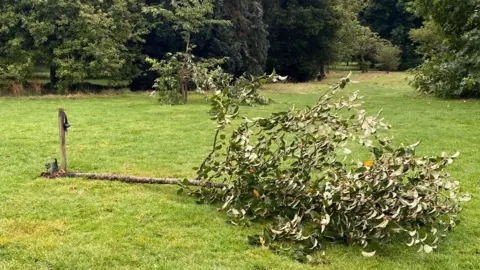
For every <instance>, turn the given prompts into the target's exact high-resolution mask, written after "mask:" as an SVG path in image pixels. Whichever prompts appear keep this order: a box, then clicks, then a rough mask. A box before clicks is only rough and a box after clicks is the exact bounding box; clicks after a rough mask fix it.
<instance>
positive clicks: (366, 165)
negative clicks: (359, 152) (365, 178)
mask: <svg viewBox="0 0 480 270" xmlns="http://www.w3.org/2000/svg"><path fill="white" fill-rule="evenodd" d="M363 166H365V167H372V166H373V160H367V161H365V162H363Z"/></svg>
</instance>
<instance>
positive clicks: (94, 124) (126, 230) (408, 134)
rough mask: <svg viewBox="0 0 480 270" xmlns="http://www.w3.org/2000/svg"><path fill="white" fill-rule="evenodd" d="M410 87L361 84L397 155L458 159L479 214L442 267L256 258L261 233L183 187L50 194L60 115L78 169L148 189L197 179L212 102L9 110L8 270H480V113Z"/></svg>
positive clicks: (39, 104)
mask: <svg viewBox="0 0 480 270" xmlns="http://www.w3.org/2000/svg"><path fill="white" fill-rule="evenodd" d="M343 75H344V74H342V73H332V74H331V76H330V78H331V79H329V80H327V82H322V83H309V84H287V85H272V86H269V89H268V90H267V91H266V92H265V94H266V95H268V96H269V97H270V98H272V99H274V100H275V101H276V103H275V104H273V105H271V106H267V107H257V108H242V111H243V112H244V113H245V114H246V115H248V116H256V115H266V114H268V113H269V112H274V111H279V110H283V109H287V108H290V107H292V106H293V105H296V106H297V107H302V106H306V105H312V104H314V103H315V101H316V99H317V98H318V96H319V94H320V93H321V92H322V91H324V90H325V89H326V87H327V84H328V83H332V82H334V81H336V79H337V78H339V77H340V76H343ZM405 76H406V75H405V74H403V73H390V74H388V75H387V74H384V73H369V74H364V75H362V74H357V73H356V74H353V80H354V81H358V83H356V84H353V85H351V86H350V87H349V90H348V91H352V90H354V89H359V90H360V91H361V93H362V95H364V96H365V99H364V102H365V104H364V105H365V108H367V109H368V110H369V111H370V112H371V113H376V112H377V111H378V110H380V109H383V115H384V116H385V118H386V119H387V121H388V122H389V123H391V124H392V125H393V129H392V131H391V134H392V135H394V136H395V137H396V141H397V143H400V142H405V143H413V142H416V141H418V140H422V141H423V143H422V145H421V147H420V149H419V154H429V155H431V154H440V153H441V152H442V151H447V152H449V153H454V152H455V151H457V150H458V151H460V152H461V157H460V159H459V160H458V162H457V163H456V164H454V165H453V166H452V167H451V172H452V174H453V176H454V177H455V178H457V179H459V180H460V181H461V182H462V186H463V188H464V190H465V191H468V192H470V193H471V194H472V195H473V201H472V202H469V203H466V204H465V210H464V212H463V213H462V215H461V217H462V223H461V224H460V225H459V226H458V227H457V228H456V229H455V230H454V231H453V232H452V233H450V234H449V236H448V237H447V239H446V240H445V241H442V243H441V245H440V248H439V250H438V252H435V253H434V254H428V255H427V254H423V253H416V249H410V248H408V247H406V246H405V245H404V244H403V243H402V242H401V240H398V241H397V242H395V243H392V244H390V245H387V246H386V247H385V249H383V250H379V251H378V252H377V256H375V257H373V258H364V257H362V255H361V254H360V248H359V247H345V246H342V245H329V246H328V247H326V250H325V256H324V257H322V256H321V253H318V254H317V256H318V257H322V258H323V259H324V261H325V264H323V265H317V266H308V265H303V264H300V263H297V262H295V261H293V260H291V259H290V258H287V257H284V256H279V255H275V254H273V253H272V252H270V251H269V250H265V249H262V248H257V247H253V246H249V245H248V243H247V236H248V235H252V234H255V233H259V232H260V231H261V229H262V226H261V225H255V226H253V227H251V228H242V227H234V226H232V225H228V224H227V223H226V221H227V220H228V218H227V217H226V216H225V214H223V213H221V212H218V211H216V207H215V206H211V205H197V204H195V200H194V199H192V198H190V197H188V196H186V195H177V194H176V191H177V188H176V187H174V186H151V185H130V184H123V183H112V182H93V181H87V180H79V179H75V180H73V179H61V180H45V179H41V178H39V177H38V175H39V174H40V172H41V171H42V170H43V165H44V164H45V163H46V162H48V161H51V160H53V158H55V157H58V152H59V151H58V134H57V122H56V121H57V108H58V107H63V108H65V109H66V111H67V114H68V116H69V120H70V122H71V124H72V128H71V129H70V132H69V133H68V135H67V144H68V154H69V168H70V170H71V171H80V172H105V173H118V174H129V175H138V176H159V177H160V176H164V177H193V176H194V171H193V170H192V169H191V168H193V167H195V166H198V165H199V163H200V162H201V161H202V158H203V157H204V156H205V155H206V153H208V150H209V147H210V146H211V140H212V138H213V128H214V124H213V123H212V122H210V120H209V117H208V114H207V111H208V108H209V107H208V104H207V103H206V102H205V100H204V99H203V97H202V96H199V95H192V96H191V100H190V102H189V104H188V105H185V106H173V107H162V106H159V105H157V104H156V103H155V102H154V101H153V100H151V99H150V98H148V95H147V94H122V95H104V96H95V95H86V96H71V97H69V98H66V97H54V96H48V97H37V98H7V97H4V98H0V168H1V169H0V268H5V269H72V268H75V269H113V268H120V269H133V268H138V269H151V268H159V269H366V268H369V269H370V268H372V269H478V268H479V267H480V225H479V222H480V211H478V209H479V208H480V200H479V198H478V197H479V195H480V185H479V177H478V176H479V174H480V168H479V164H480V152H479V143H478V142H479V139H480V138H479V137H480V102H479V101H475V100H439V99H435V98H431V97H424V96H418V95H416V94H414V93H413V92H412V90H411V88H409V86H408V85H407V83H406V81H405V80H404V77H405Z"/></svg>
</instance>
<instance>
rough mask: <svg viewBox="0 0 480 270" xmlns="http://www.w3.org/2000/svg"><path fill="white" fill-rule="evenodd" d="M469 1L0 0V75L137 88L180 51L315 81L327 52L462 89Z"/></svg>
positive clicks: (426, 84)
mask: <svg viewBox="0 0 480 270" xmlns="http://www.w3.org/2000/svg"><path fill="white" fill-rule="evenodd" d="M478 2H479V1H477V0H468V1H459V0H449V1H442V2H441V3H439V2H438V1H433V0H411V1H408V0H176V1H171V0H140V1H137V0H76V1H71V0H4V1H2V2H1V3H0V81H1V82H3V83H6V82H7V83H12V82H15V83H22V82H25V81H26V80H27V79H28V78H29V76H30V75H31V74H32V73H33V72H34V70H35V68H36V67H38V66H44V67H48V70H49V71H50V72H49V73H50V83H49V87H50V88H51V89H55V90H58V91H61V90H62V89H66V88H69V87H72V86H73V85H75V84H78V83H82V82H85V81H86V80H87V79H89V78H108V79H111V80H116V79H118V80H120V79H121V80H127V81H130V82H131V84H130V87H131V88H132V89H134V90H138V89H149V88H151V87H152V85H153V82H154V80H155V79H156V77H158V74H157V72H155V71H152V70H151V63H150V62H149V61H147V60H146V59H148V58H153V59H159V60H161V59H165V58H166V57H167V56H168V55H169V54H172V53H176V52H184V51H185V50H187V51H189V52H190V53H191V54H192V55H194V56H195V59H197V60H195V61H198V60H199V59H211V58H217V59H220V58H221V59H225V61H223V63H222V68H223V69H224V70H225V71H226V72H228V73H230V74H233V75H234V76H236V77H238V76H241V75H242V74H252V75H260V74H263V73H264V72H271V71H273V70H276V71H277V72H278V73H279V74H285V75H289V78H290V79H291V80H293V81H307V80H312V79H322V78H323V77H325V76H326V72H327V67H328V66H331V65H333V64H335V63H338V62H347V63H349V62H358V63H359V66H360V68H361V69H362V71H364V72H366V71H368V69H369V68H370V67H372V66H375V65H376V66H377V67H379V68H381V69H384V70H395V69H397V68H399V69H401V70H406V69H410V68H415V67H417V66H419V65H421V66H420V68H419V69H417V71H418V73H417V74H421V75H418V76H416V77H415V81H414V85H415V86H416V87H417V88H418V89H421V91H427V92H435V93H443V94H441V95H456V94H454V93H453V92H455V91H456V92H461V95H468V93H474V92H478V90H477V89H478V88H479V83H478V81H480V80H478V79H477V76H476V75H475V72H474V73H472V72H470V71H472V70H474V67H475V66H476V65H477V64H476V62H475V60H474V59H472V58H471V56H472V57H474V56H475V53H474V52H475V45H476V44H477V43H478V42H477V39H476V38H475V37H476V35H477V34H476V30H475V29H476V24H477V20H478V19H477V16H476V15H475V14H476V13H475V10H477V9H476V8H477V7H478ZM450 9H453V10H455V12H451V13H449V10H450ZM175 10H178V11H179V12H175ZM457 11H458V12H457ZM169 12H170V13H169ZM462 12H464V13H462ZM462 14H463V15H462ZM424 18H427V19H426V20H425V19H424ZM186 35H188V38H187V36H186ZM186 43H187V44H186ZM452 55H455V56H452ZM475 59H476V58H475ZM452 65H453V66H455V68H451V67H452ZM453 70H457V71H459V72H457V71H453ZM424 75H425V76H424ZM447 78H448V80H449V81H450V83H442V84H440V85H437V84H435V83H432V82H431V80H440V81H442V80H446V79H447ZM452 88H455V90H454V91H452V90H451V89H452ZM446 93H450V94H446Z"/></svg>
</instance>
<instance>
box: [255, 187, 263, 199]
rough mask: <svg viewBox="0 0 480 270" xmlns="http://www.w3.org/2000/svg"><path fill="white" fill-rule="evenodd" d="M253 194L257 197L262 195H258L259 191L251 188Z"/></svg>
mask: <svg viewBox="0 0 480 270" xmlns="http://www.w3.org/2000/svg"><path fill="white" fill-rule="evenodd" d="M253 195H254V196H255V197H257V198H258V199H260V198H262V195H260V192H258V191H257V190H256V189H254V190H253Z"/></svg>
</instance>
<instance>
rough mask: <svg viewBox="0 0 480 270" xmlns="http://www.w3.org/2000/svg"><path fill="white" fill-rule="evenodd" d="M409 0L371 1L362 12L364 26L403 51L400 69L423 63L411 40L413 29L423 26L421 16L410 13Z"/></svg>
mask: <svg viewBox="0 0 480 270" xmlns="http://www.w3.org/2000/svg"><path fill="white" fill-rule="evenodd" d="M408 2H409V1H408V0H369V1H368V4H367V5H366V7H365V9H363V10H362V11H361V12H360V14H359V15H360V21H361V23H362V25H366V26H369V27H370V29H372V31H374V32H376V33H378V35H379V36H380V37H381V38H383V39H386V40H389V41H390V42H391V43H392V44H394V45H396V46H398V47H399V48H400V49H401V50H402V55H401V64H400V69H402V70H405V69H408V68H413V67H416V66H418V65H419V64H420V63H421V56H420V55H418V54H417V53H416V51H415V45H414V43H413V41H412V40H411V39H410V36H409V32H410V30H411V29H415V28H419V27H420V26H421V25H422V18H421V16H416V15H414V14H412V13H411V12H409V11H408Z"/></svg>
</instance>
